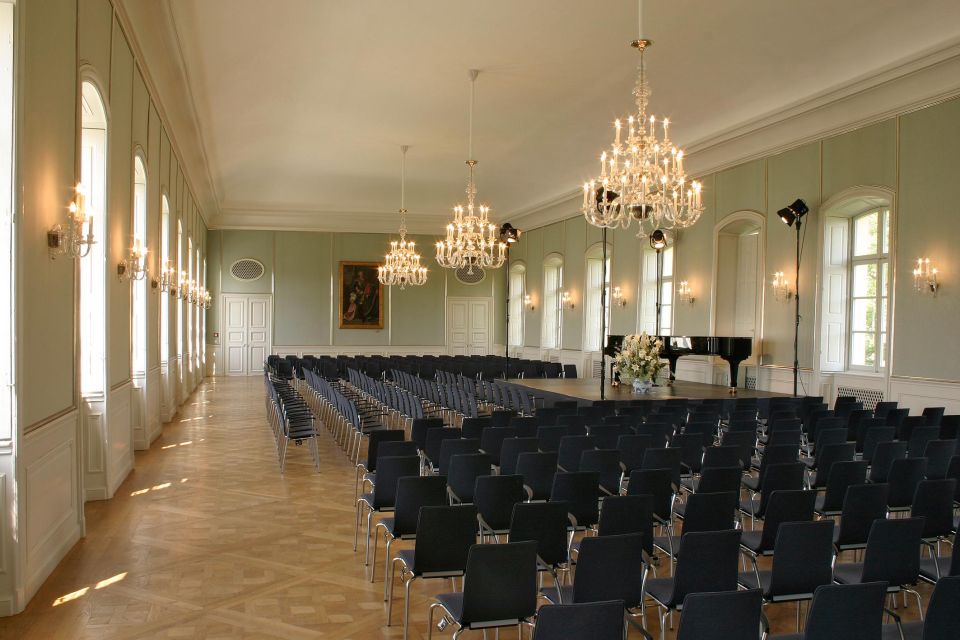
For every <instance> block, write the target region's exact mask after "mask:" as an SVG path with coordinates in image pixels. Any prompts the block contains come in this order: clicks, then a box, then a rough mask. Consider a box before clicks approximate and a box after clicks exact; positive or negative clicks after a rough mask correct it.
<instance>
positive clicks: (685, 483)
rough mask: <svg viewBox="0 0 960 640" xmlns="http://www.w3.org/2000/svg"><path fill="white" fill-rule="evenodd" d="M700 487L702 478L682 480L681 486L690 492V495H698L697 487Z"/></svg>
mask: <svg viewBox="0 0 960 640" xmlns="http://www.w3.org/2000/svg"><path fill="white" fill-rule="evenodd" d="M699 485H700V478H682V479H681V480H680V486H681V487H683V488H684V489H686V490H687V491H689V492H690V493H696V492H697V487H698V486H699Z"/></svg>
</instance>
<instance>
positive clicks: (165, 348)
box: [160, 194, 170, 365]
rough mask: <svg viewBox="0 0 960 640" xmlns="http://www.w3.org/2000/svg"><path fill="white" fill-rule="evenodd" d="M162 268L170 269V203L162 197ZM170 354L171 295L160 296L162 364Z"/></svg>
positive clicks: (162, 294)
mask: <svg viewBox="0 0 960 640" xmlns="http://www.w3.org/2000/svg"><path fill="white" fill-rule="evenodd" d="M160 268H161V269H168V268H170V201H169V200H168V199H167V194H163V195H162V196H161V197H160ZM169 352H170V295H169V294H168V293H161V294H160V364H161V365H166V364H167V355H168V354H169Z"/></svg>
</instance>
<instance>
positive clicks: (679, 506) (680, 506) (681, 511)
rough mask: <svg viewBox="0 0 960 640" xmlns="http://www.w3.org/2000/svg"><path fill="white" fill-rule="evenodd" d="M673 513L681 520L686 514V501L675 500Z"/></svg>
mask: <svg viewBox="0 0 960 640" xmlns="http://www.w3.org/2000/svg"><path fill="white" fill-rule="evenodd" d="M673 515H675V516H676V517H677V518H679V519H680V520H683V519H684V518H685V517H686V515H687V503H686V502H676V503H674V505H673Z"/></svg>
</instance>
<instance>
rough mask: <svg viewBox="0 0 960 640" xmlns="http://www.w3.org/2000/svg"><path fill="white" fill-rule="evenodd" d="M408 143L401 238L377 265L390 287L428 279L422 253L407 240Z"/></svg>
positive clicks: (402, 162) (404, 160) (403, 156)
mask: <svg viewBox="0 0 960 640" xmlns="http://www.w3.org/2000/svg"><path fill="white" fill-rule="evenodd" d="M409 148H410V147H408V146H407V145H402V146H401V147H400V153H401V156H400V240H399V242H398V241H397V240H391V241H390V253H388V254H387V255H386V257H385V260H384V263H383V266H380V267H377V278H378V279H379V280H380V283H381V284H385V285H387V286H388V287H392V286H393V285H395V284H396V285H400V288H401V289H404V288H406V286H407V285H408V284H409V285H411V286H419V285H421V284H423V283H425V282H426V281H427V268H426V267H421V266H420V254H419V253H417V251H416V247H415V246H414V242H413V240H410V241H407V210H406V208H405V200H406V187H407V149H409Z"/></svg>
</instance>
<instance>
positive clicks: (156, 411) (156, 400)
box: [147, 367, 163, 447]
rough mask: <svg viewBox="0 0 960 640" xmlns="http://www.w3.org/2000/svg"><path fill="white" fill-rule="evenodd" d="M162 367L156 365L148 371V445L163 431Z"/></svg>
mask: <svg viewBox="0 0 960 640" xmlns="http://www.w3.org/2000/svg"><path fill="white" fill-rule="evenodd" d="M161 384H163V382H162V379H161V372H160V367H154V368H153V369H150V370H149V371H148V372H147V447H149V446H150V445H151V444H152V443H153V441H154V440H156V439H157V438H158V437H159V436H160V432H161V431H163V420H162V418H161V416H160V385H161Z"/></svg>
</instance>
